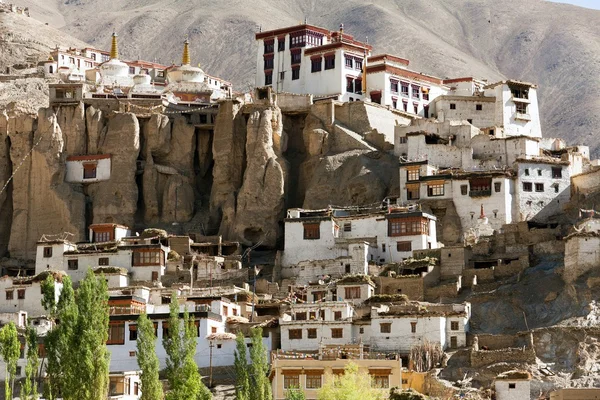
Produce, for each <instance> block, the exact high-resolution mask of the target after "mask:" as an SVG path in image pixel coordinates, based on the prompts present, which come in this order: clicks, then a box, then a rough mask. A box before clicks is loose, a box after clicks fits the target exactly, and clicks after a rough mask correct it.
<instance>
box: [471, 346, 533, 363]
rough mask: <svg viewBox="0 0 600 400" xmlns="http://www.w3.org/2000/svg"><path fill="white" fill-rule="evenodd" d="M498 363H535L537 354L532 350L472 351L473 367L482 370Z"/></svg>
mask: <svg viewBox="0 0 600 400" xmlns="http://www.w3.org/2000/svg"><path fill="white" fill-rule="evenodd" d="M497 363H528V364H532V363H535V352H534V351H533V349H530V348H508V349H501V350H479V351H475V350H472V351H471V367H472V368H480V367H484V366H486V365H490V364H497Z"/></svg>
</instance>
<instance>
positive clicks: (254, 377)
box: [250, 328, 272, 400]
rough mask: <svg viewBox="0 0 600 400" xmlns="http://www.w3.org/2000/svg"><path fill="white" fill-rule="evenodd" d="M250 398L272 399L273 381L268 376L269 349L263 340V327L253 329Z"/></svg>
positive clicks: (254, 399)
mask: <svg viewBox="0 0 600 400" xmlns="http://www.w3.org/2000/svg"><path fill="white" fill-rule="evenodd" d="M250 360H251V361H252V364H251V366H250V379H251V386H250V388H251V389H250V400H271V399H272V396H271V383H270V381H269V378H268V377H267V373H268V372H269V364H268V362H267V349H266V348H265V345H264V344H263V340H262V328H254V329H252V348H251V349H250Z"/></svg>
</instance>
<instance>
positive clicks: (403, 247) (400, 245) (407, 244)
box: [396, 240, 412, 252]
mask: <svg viewBox="0 0 600 400" xmlns="http://www.w3.org/2000/svg"><path fill="white" fill-rule="evenodd" d="M396 251H398V252H406V251H412V242H411V241H410V240H407V241H402V242H396Z"/></svg>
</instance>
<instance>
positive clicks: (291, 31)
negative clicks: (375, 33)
mask: <svg viewBox="0 0 600 400" xmlns="http://www.w3.org/2000/svg"><path fill="white" fill-rule="evenodd" d="M255 38H256V42H257V58H256V86H259V87H260V86H272V87H273V88H274V90H275V91H276V92H288V93H298V94H312V95H314V96H316V97H335V98H338V99H340V100H343V101H349V100H350V98H352V99H353V100H362V99H363V83H362V78H361V76H362V72H363V68H364V63H365V58H366V57H367V56H369V55H370V53H371V48H372V47H371V46H370V45H368V44H366V43H363V42H360V41H357V40H355V39H354V38H353V37H352V36H351V35H348V34H346V33H344V32H343V27H342V28H341V29H340V30H339V31H334V32H331V31H329V30H328V29H324V28H320V27H317V26H313V25H308V24H304V25H298V26H292V27H287V28H282V29H276V30H271V31H265V32H258V33H256V35H255Z"/></svg>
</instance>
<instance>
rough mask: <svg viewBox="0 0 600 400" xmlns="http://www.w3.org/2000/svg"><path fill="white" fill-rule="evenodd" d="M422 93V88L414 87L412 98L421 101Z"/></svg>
mask: <svg viewBox="0 0 600 400" xmlns="http://www.w3.org/2000/svg"><path fill="white" fill-rule="evenodd" d="M420 93H421V88H420V87H418V86H416V85H413V86H412V97H413V99H420V98H421V96H420Z"/></svg>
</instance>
